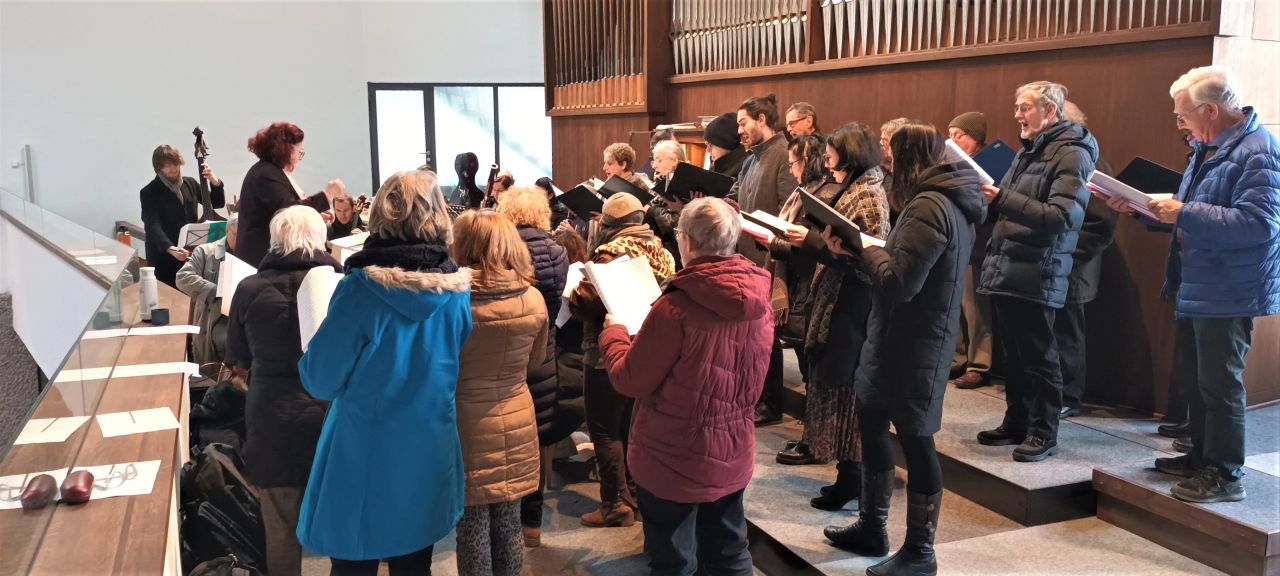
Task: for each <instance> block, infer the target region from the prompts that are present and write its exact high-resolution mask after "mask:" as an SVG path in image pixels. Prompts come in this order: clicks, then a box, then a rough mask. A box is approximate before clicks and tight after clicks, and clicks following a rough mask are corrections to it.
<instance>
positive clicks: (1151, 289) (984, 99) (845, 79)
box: [552, 37, 1280, 413]
mask: <svg viewBox="0 0 1280 576" xmlns="http://www.w3.org/2000/svg"><path fill="white" fill-rule="evenodd" d="M1212 56H1213V39H1212V38H1209V37H1204V38H1189V39H1177V40H1164V41H1156V42H1146V43H1141V44H1122V45H1113V46H1102V47H1086V48H1075V49H1069V50H1059V51H1053V52H1032V53H1021V54H1007V55H998V56H989V57H980V58H968V59H963V60H949V61H941V62H921V63H912V64H901V65H892V66H882V67H867V68H858V69H849V70H837V71H831V72H820V73H813V74H793V75H785V76H775V77H756V78H742V79H727V80H722V81H708V82H698V83H680V84H671V85H669V86H668V87H667V114H666V116H665V118H650V119H648V120H646V117H645V116H643V115H633V116H625V117H611V118H591V119H569V118H555V119H553V121H552V123H553V138H554V139H555V146H556V174H557V180H558V181H559V179H560V178H561V176H560V175H561V174H565V177H568V174H572V175H573V176H572V178H576V179H577V180H581V179H582V178H584V177H585V176H586V174H588V172H583V170H590V171H591V172H589V173H591V174H594V173H595V172H598V171H599V166H598V163H599V158H597V156H598V151H599V150H600V149H601V148H602V147H603V146H604V145H607V144H608V143H609V142H612V141H614V140H615V139H616V140H625V135H626V134H627V133H628V131H630V130H648V129H650V128H652V126H653V125H654V124H657V123H659V122H684V121H690V120H695V119H696V118H697V117H698V116H699V115H710V114H719V113H723V112H726V111H731V110H735V109H736V108H737V106H738V105H739V104H740V103H741V102H742V100H743V99H745V98H747V97H749V96H752V95H757V94H764V93H768V92H773V93H774V94H777V96H778V102H779V105H780V107H781V108H783V109H785V107H786V106H788V105H789V104H790V103H792V102H796V101H801V100H804V101H808V102H810V103H812V104H814V105H815V106H816V107H817V109H818V118H819V125H820V128H821V129H822V130H823V131H824V132H830V131H831V130H832V129H833V128H835V127H836V126H837V125H838V124H840V123H843V122H846V121H850V120H857V121H861V122H865V123H869V124H872V125H873V126H877V127H878V126H879V124H880V123H882V122H884V121H886V120H889V119H891V118H895V117H898V116H907V117H913V118H920V119H923V120H926V121H929V122H932V123H934V124H936V125H938V126H940V127H941V126H945V125H946V123H947V122H949V121H950V120H951V118H953V117H954V116H955V115H956V114H958V113H960V112H966V111H970V110H976V111H981V112H983V113H985V114H986V115H987V119H988V130H987V134H988V140H993V139H997V138H998V139H1001V140H1004V141H1005V142H1007V143H1010V144H1011V145H1013V146H1015V147H1017V146H1018V141H1017V125H1016V124H1015V122H1014V121H1013V112H1012V110H1013V100H1014V97H1013V91H1014V89H1015V88H1016V87H1017V86H1019V85H1021V84H1023V83H1026V82H1030V81H1034V80H1054V81H1057V82H1062V83H1063V84H1065V85H1066V86H1067V87H1068V89H1069V90H1070V95H1069V97H1070V99H1072V100H1073V101H1075V102H1076V103H1077V104H1078V105H1079V106H1080V107H1081V109H1083V110H1084V111H1085V113H1086V114H1087V115H1088V117H1089V128H1090V130H1092V131H1093V133H1094V135H1095V136H1096V137H1097V138H1098V141H1099V143H1100V146H1101V150H1102V155H1103V157H1104V158H1106V159H1107V160H1108V161H1110V163H1111V164H1112V165H1113V166H1115V167H1116V169H1117V170H1118V169H1121V168H1123V167H1124V166H1125V165H1127V164H1128V163H1129V162H1130V161H1131V160H1133V158H1134V157H1135V156H1145V157H1147V158H1150V159H1151V160H1154V161H1157V162H1160V163H1162V164H1165V165H1168V166H1171V167H1174V168H1176V169H1181V168H1182V166H1183V161H1184V158H1185V153H1186V152H1185V151H1186V148H1185V146H1184V145H1183V144H1182V143H1181V142H1180V140H1179V137H1178V133H1177V130H1176V129H1175V127H1174V123H1173V117H1172V107H1173V104H1172V101H1171V100H1170V99H1169V95H1168V87H1169V85H1170V84H1171V83H1172V82H1173V81H1174V80H1175V79H1177V77H1178V76H1179V75H1181V74H1182V73H1183V72H1185V71H1187V70H1188V69H1190V68H1193V67H1196V66H1204V65H1207V64H1210V63H1211V60H1212ZM642 124H643V125H644V126H641V125H642ZM580 146H585V147H586V151H585V152H581V151H580V150H581V148H579V147H580ZM565 154H568V155H570V156H572V158H564V155H565ZM583 158H585V159H588V161H587V162H586V163H585V164H584V163H583V162H582V159H583ZM562 169H563V170H564V172H562ZM564 182H566V183H567V182H568V181H567V180H565V181H564ZM1168 245H1169V237H1168V235H1167V234H1166V233H1161V232H1152V231H1148V230H1147V228H1146V227H1145V226H1143V225H1141V224H1140V223H1139V222H1136V221H1132V220H1129V219H1122V222H1121V224H1120V226H1119V228H1118V230H1117V244H1116V246H1115V247H1114V248H1112V249H1111V250H1109V251H1108V252H1107V254H1106V255H1105V258H1106V260H1105V262H1104V278H1103V295H1102V296H1101V297H1100V298H1099V300H1098V301H1097V302H1095V303H1094V304H1092V305H1090V307H1089V320H1090V327H1089V333H1090V335H1091V340H1090V370H1089V372H1090V374H1089V396H1090V399H1092V400H1096V401H1100V402H1106V403H1110V404H1118V405H1125V406H1131V407H1135V408H1139V409H1142V410H1148V411H1152V412H1157V413H1164V412H1165V411H1167V410H1169V409H1170V405H1171V402H1173V405H1174V408H1173V410H1174V411H1177V410H1179V409H1180V404H1178V403H1177V402H1174V401H1173V399H1172V398H1171V396H1170V389H1171V387H1172V385H1173V382H1174V378H1173V376H1174V374H1173V361H1174V347H1173V306H1172V304H1170V303H1167V302H1162V301H1160V299H1159V290H1160V285H1161V283H1162V281H1163V275H1164V262H1165V257H1166V255H1167V254H1168ZM1275 374H1280V320H1277V319H1264V320H1260V321H1259V322H1258V323H1257V325H1256V330H1255V333H1254V350H1253V352H1251V353H1250V355H1249V358H1248V369H1247V371H1246V375H1245V377H1246V383H1247V385H1248V386H1249V390H1250V397H1249V402H1250V404H1258V403H1262V402H1267V401H1273V400H1277V399H1280V381H1276V380H1275V378H1274V375H1275Z"/></svg>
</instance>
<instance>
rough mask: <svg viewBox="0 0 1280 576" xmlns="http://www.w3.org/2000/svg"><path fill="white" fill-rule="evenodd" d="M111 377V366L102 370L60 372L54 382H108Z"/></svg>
mask: <svg viewBox="0 0 1280 576" xmlns="http://www.w3.org/2000/svg"><path fill="white" fill-rule="evenodd" d="M110 376H111V367H110V366H103V367H102V368H73V369H70V370H60V371H58V375H57V376H55V377H54V378H53V381H54V382H84V381H85V380H106V379H107V378H108V377H110Z"/></svg>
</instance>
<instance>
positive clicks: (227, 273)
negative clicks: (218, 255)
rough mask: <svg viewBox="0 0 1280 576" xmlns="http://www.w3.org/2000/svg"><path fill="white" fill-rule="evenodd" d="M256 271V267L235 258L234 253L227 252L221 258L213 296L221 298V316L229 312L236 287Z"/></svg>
mask: <svg viewBox="0 0 1280 576" xmlns="http://www.w3.org/2000/svg"><path fill="white" fill-rule="evenodd" d="M257 273H258V269H257V268H254V267H253V266H250V265H249V264H248V263H247V262H245V261H244V260H241V259H239V258H236V257H235V255H234V254H227V257H226V258H224V259H223V260H222V267H221V269H220V270H219V271H218V292H217V294H216V295H215V296H216V297H217V298H221V299H222V315H223V316H227V315H230V314H231V300H232V298H233V297H234V296H235V293H236V287H237V286H239V285H240V282H241V281H243V280H244V279H245V278H248V277H250V276H253V275H254V274H257Z"/></svg>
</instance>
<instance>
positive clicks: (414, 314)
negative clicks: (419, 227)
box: [347, 266, 471, 321]
mask: <svg viewBox="0 0 1280 576" xmlns="http://www.w3.org/2000/svg"><path fill="white" fill-rule="evenodd" d="M347 281H350V282H361V283H363V284H365V285H366V287H367V288H368V289H369V291H370V292H373V293H374V295H376V296H378V297H379V298H381V299H382V300H383V301H384V302H386V303H387V305H388V306H390V307H391V308H393V309H395V310H396V311H397V312H399V313H401V314H403V315H404V316H406V317H408V318H409V319H411V320H414V321H422V320H426V319H427V318H429V317H431V315H432V314H433V313H435V311H436V310H437V309H438V308H439V307H440V305H441V304H442V303H444V302H445V301H446V298H441V297H440V296H441V295H445V294H446V293H460V294H467V293H468V292H470V290H471V269H470V268H462V269H460V270H458V271H457V272H451V273H438V272H413V271H409V270H405V269H403V268H390V267H384V266H367V267H364V268H357V269H355V270H352V271H351V272H349V273H348V274H347Z"/></svg>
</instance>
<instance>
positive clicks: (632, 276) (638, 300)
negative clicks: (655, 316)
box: [585, 256, 662, 336]
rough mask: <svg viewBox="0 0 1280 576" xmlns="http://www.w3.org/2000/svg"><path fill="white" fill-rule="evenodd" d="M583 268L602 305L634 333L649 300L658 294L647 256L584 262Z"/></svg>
mask: <svg viewBox="0 0 1280 576" xmlns="http://www.w3.org/2000/svg"><path fill="white" fill-rule="evenodd" d="M585 269H586V274H587V278H590V279H591V283H592V284H594V285H595V288H596V292H597V293H598V294H600V300H601V301H603V302H604V307H605V308H606V309H607V310H608V311H609V313H610V314H612V315H613V316H614V318H616V319H617V320H618V321H619V322H621V323H622V324H623V325H625V326H626V327H627V333H628V334H631V335H633V336H634V335H635V334H636V333H637V332H639V331H640V326H641V325H643V324H644V319H645V318H646V317H647V316H649V308H650V307H652V306H653V302H654V301H655V300H657V299H658V298H659V297H661V296H662V288H661V287H659V286H658V281H657V280H656V279H654V277H653V270H652V269H651V268H650V267H649V258H647V257H645V256H641V257H639V258H629V259H627V260H623V261H621V262H619V261H617V260H615V261H612V262H609V263H608V264H595V263H593V262H588V263H586V265H585Z"/></svg>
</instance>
